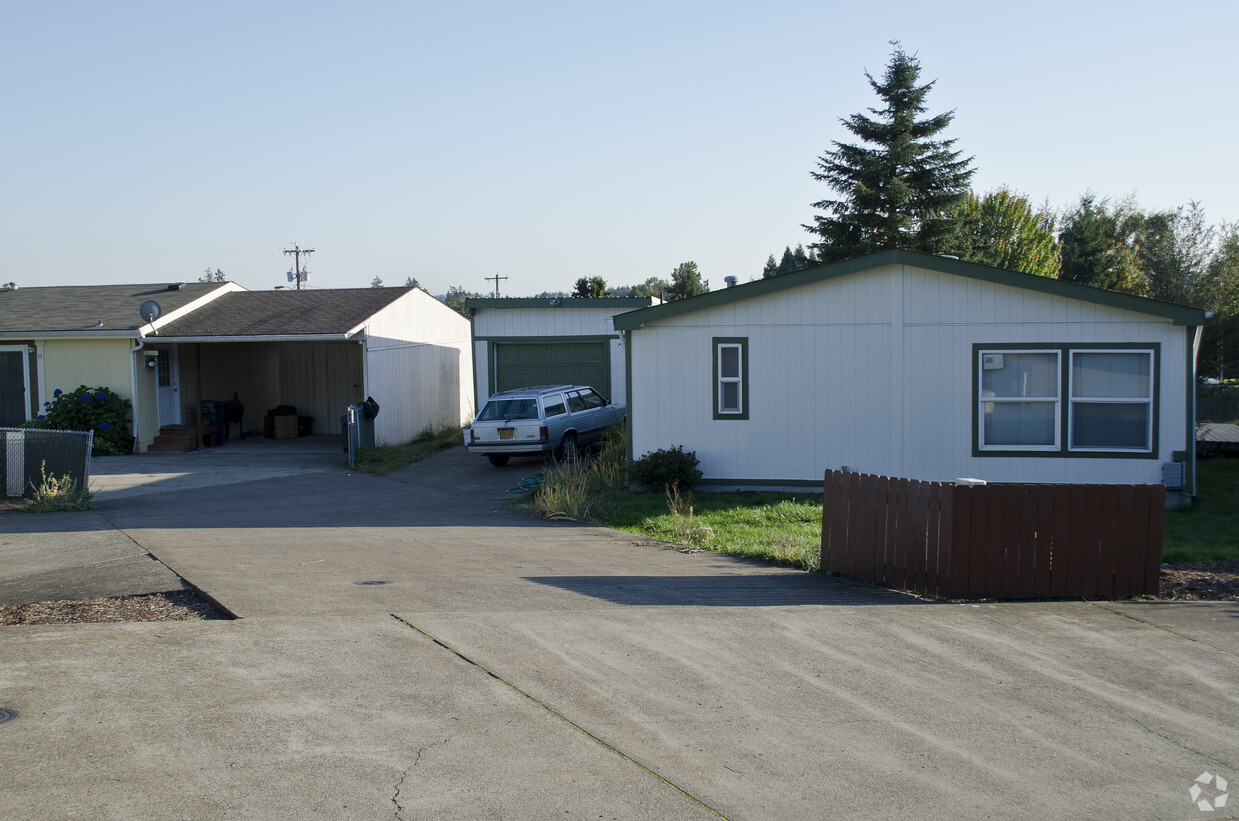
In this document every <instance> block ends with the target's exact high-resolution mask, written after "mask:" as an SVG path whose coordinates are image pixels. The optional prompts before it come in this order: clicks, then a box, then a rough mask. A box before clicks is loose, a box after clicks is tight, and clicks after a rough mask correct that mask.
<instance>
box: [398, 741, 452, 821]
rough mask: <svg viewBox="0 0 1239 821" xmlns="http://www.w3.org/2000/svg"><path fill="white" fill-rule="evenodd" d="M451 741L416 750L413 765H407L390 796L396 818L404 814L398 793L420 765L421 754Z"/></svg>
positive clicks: (439, 742)
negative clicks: (394, 807)
mask: <svg viewBox="0 0 1239 821" xmlns="http://www.w3.org/2000/svg"><path fill="white" fill-rule="evenodd" d="M451 740H452V739H450V738H445V739H443V740H442V741H436V742H434V743H433V744H427V745H426V746H425V747H419V748H418V750H417V755H416V756H415V757H414V759H413V763H412V764H410V765H409V768H408V769H407V770H405V771H404V772H402V773H401V774H400V780H399V781H397V782H396V792H395V794H394V795H392V798H391V802H392V803H393V804H395V805H396V818H400V817H401V815H400V814H401V813H402V812H404V807H403V806H402V805H401V803H400V793H401V791H402V790H403V789H404V782H405V781H406V780H407V779H408V777H409V773H411V772H413V771H414V770H415V769H417V765H418V764H420V763H421V761H422V754H423V753H425V752H426V751H427V750H429V749H430V748H431V747H438V746H441V745H443V744H447V743H448V742H449V741H451Z"/></svg>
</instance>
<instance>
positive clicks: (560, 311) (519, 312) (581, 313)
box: [473, 299, 631, 405]
mask: <svg viewBox="0 0 1239 821" xmlns="http://www.w3.org/2000/svg"><path fill="white" fill-rule="evenodd" d="M571 303H572V300H571V299H565V300H564V305H563V306H562V307H559V308H552V307H550V306H549V305H548V306H547V307H545V308H516V307H513V308H479V309H478V311H477V313H476V314H475V315H474V317H473V335H474V336H475V337H477V338H478V340H479V341H478V342H475V343H474V346H473V363H474V379H475V382H476V384H475V386H474V389H475V390H476V392H477V396H478V397H479V399H480V401H483V402H484V401H485V400H486V398H487V397H488V396H490V384H491V383H490V377H491V370H492V368H493V367H494V364H493V363H492V362H491V361H490V346H491V342H493V341H495V340H494V339H493V337H504V336H510V337H517V338H529V337H565V340H564V341H568V339H567V338H569V337H574V336H593V337H597V336H610V337H613V339H612V340H611V342H610V345H609V349H610V356H611V384H610V386H609V388H610V392H609V393H608V394H607V398H608V399H610V400H611V401H612V402H616V403H618V404H621V405H622V404H626V403H627V401H628V398H627V391H626V389H625V384H624V349H623V347H622V345H621V343H620V339H619V335H618V334H617V333H616V331H615V327H614V326H613V325H612V324H611V317H612V316H614V315H615V314H616V313H622V312H623V311H624V310H631V309H620V310H617V309H615V308H572V307H570V305H571ZM486 337H491V339H489V340H486V339H485V338H486Z"/></svg>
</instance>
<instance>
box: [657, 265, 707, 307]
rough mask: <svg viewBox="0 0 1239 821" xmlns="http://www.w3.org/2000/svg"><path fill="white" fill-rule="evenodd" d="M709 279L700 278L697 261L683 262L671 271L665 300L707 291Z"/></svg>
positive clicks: (685, 297) (682, 297)
mask: <svg viewBox="0 0 1239 821" xmlns="http://www.w3.org/2000/svg"><path fill="white" fill-rule="evenodd" d="M709 290H710V281H709V280H704V281H703V280H702V279H701V272H700V271H698V270H697V263H695V262H683V263H681V264H679V265H677V266H676V268H675V270H674V271H672V272H671V288H670V290H669V291H668V292H667V301H668V302H671V301H674V300H677V299H687V298H688V297H690V296H697V295H698V294H704V293H708V292H709Z"/></svg>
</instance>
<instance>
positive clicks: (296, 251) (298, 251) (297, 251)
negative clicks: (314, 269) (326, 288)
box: [284, 245, 314, 291]
mask: <svg viewBox="0 0 1239 821" xmlns="http://www.w3.org/2000/svg"><path fill="white" fill-rule="evenodd" d="M284 253H286V254H292V255H293V257H294V259H295V266H296V269H297V290H298V291H300V290H301V283H302V282H304V281H305V280H306V279H308V278H309V274H310V272H309V271H306V272H305V274H302V273H301V255H302V254H305V258H306V261H307V262H309V259H310V254H312V253H314V249H313V248H302V247H301V246H300V245H293V250H291V251H290V250H288V249H287V248H285V249H284Z"/></svg>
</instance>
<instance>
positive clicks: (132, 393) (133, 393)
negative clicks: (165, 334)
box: [129, 328, 146, 453]
mask: <svg viewBox="0 0 1239 821" xmlns="http://www.w3.org/2000/svg"><path fill="white" fill-rule="evenodd" d="M145 347H146V337H145V336H143V335H142V330H141V329H140V328H139V329H138V344H137V345H134V346H133V347H132V348H130V349H129V403H130V407H129V417H130V421H131V422H132V423H133V452H134V453H137V452H138V442H140V441H141V438H140V437H139V436H138V369H137V368H136V367H134V362H136V361H137V358H136V357H134V354H136V353H137V352H138V351H140V350H142V349H143V348H145Z"/></svg>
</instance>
